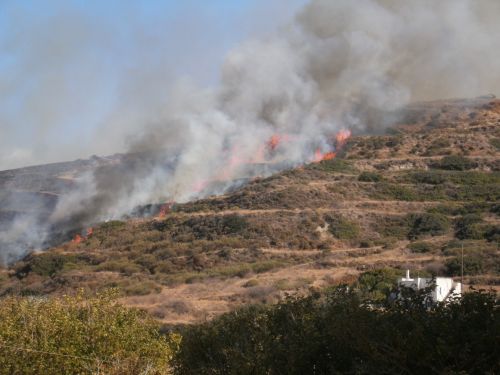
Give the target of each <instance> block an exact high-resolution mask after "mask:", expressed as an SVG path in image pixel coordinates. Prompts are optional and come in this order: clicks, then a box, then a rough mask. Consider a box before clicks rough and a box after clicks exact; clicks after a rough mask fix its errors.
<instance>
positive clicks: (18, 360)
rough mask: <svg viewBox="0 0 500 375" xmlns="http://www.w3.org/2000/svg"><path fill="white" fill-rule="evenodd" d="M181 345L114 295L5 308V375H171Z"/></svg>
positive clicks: (6, 302) (1, 331)
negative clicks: (115, 298) (126, 306)
mask: <svg viewBox="0 0 500 375" xmlns="http://www.w3.org/2000/svg"><path fill="white" fill-rule="evenodd" d="M175 341H176V340H175V339H174V338H173V337H167V336H161V335H160V333H159V330H158V326H157V325H156V323H154V322H153V321H152V320H151V318H148V317H147V316H146V315H145V314H144V313H142V312H139V311H138V310H132V309H128V308H125V307H123V306H121V305H119V304H118V303H116V302H115V301H114V294H113V293H109V292H108V293H105V294H101V295H98V296H96V297H89V298H84V297H83V296H82V295H78V296H76V297H64V298H48V299H34V298H16V297H9V298H5V299H3V300H1V302H0V346H1V347H2V348H1V350H0V374H91V373H106V374H143V373H145V372H148V373H166V372H168V371H169V362H170V360H171V358H172V355H173V353H174V350H175V347H176V344H175Z"/></svg>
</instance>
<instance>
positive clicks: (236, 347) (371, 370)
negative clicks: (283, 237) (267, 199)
mask: <svg viewBox="0 0 500 375" xmlns="http://www.w3.org/2000/svg"><path fill="white" fill-rule="evenodd" d="M375 306H380V305H375ZM499 318H500V317H499V313H498V308H497V307H496V299H495V295H494V294H493V293H491V294H488V293H482V292H475V293H469V294H466V295H465V296H464V297H463V298H462V299H460V300H455V301H451V302H450V303H448V304H442V305H438V306H433V307H430V308H429V309H427V308H425V306H424V305H423V297H422V296H421V295H419V294H416V295H414V296H413V297H410V298H409V299H408V300H404V301H399V302H396V303H393V304H391V305H385V307H384V308H376V307H375V308H374V304H373V303H372V302H370V301H367V300H366V299H364V298H361V297H360V295H359V293H358V292H357V291H356V290H355V289H350V290H348V289H347V288H337V289H334V290H331V291H330V292H328V293H327V294H326V295H324V296H322V295H320V294H314V295H312V296H308V297H301V298H300V297H299V298H289V299H287V300H286V301H283V302H281V303H279V304H277V305H275V306H250V307H246V308H243V309H241V310H238V311H235V312H231V313H228V314H225V315H223V316H221V317H219V318H216V319H214V320H213V321H211V322H207V323H203V324H200V325H195V326H191V327H187V328H186V330H185V331H184V335H183V338H182V342H181V345H180V350H179V352H178V354H177V355H176V357H175V359H174V363H175V373H176V374H177V375H188V374H199V375H208V374H239V375H250V374H290V375H299V374H300V375H302V374H311V373H316V374H401V373H415V374H430V373H448V374H451V373H464V374H465V373H474V374H476V373H477V374H480V373H491V374H493V373H498V371H499V370H500V369H499V364H498V356H497V333H498V322H499ZM458 352H459V353H461V354H460V355H459V356H457V353H458ZM415 353H418V356H415ZM312 369H314V370H312Z"/></svg>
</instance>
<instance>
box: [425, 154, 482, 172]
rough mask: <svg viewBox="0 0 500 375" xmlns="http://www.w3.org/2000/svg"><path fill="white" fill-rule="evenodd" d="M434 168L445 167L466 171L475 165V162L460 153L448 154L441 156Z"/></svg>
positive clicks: (451, 169)
mask: <svg viewBox="0 0 500 375" xmlns="http://www.w3.org/2000/svg"><path fill="white" fill-rule="evenodd" d="M433 167H434V168H439V169H446V170H450V171H467V170H469V169H473V168H476V167H477V163H476V162H474V161H472V160H470V159H468V158H466V157H464V156H460V155H449V156H445V157H443V158H442V159H441V160H440V161H439V162H438V163H436V164H434V165H433Z"/></svg>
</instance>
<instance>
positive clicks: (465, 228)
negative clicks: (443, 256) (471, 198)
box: [455, 214, 484, 240]
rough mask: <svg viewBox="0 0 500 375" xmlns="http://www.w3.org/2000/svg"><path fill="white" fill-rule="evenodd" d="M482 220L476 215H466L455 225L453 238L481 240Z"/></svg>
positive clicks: (482, 232) (482, 231)
mask: <svg viewBox="0 0 500 375" xmlns="http://www.w3.org/2000/svg"><path fill="white" fill-rule="evenodd" d="M482 222H483V219H482V218H481V216H479V215H477V214H468V215H464V216H462V217H461V218H459V219H458V220H457V221H456V223H455V236H456V237H457V238H459V239H461V240H463V239H476V240H477V239H482V238H483V237H484V229H483V226H482V225H481V224H482Z"/></svg>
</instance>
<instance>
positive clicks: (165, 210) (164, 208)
mask: <svg viewBox="0 0 500 375" xmlns="http://www.w3.org/2000/svg"><path fill="white" fill-rule="evenodd" d="M173 205H174V202H172V201H170V202H167V203H165V204H163V205H162V206H161V207H160V211H159V212H158V215H157V216H156V217H157V218H159V219H163V218H164V217H165V216H167V214H168V213H169V212H170V210H171V209H172V206H173Z"/></svg>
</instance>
